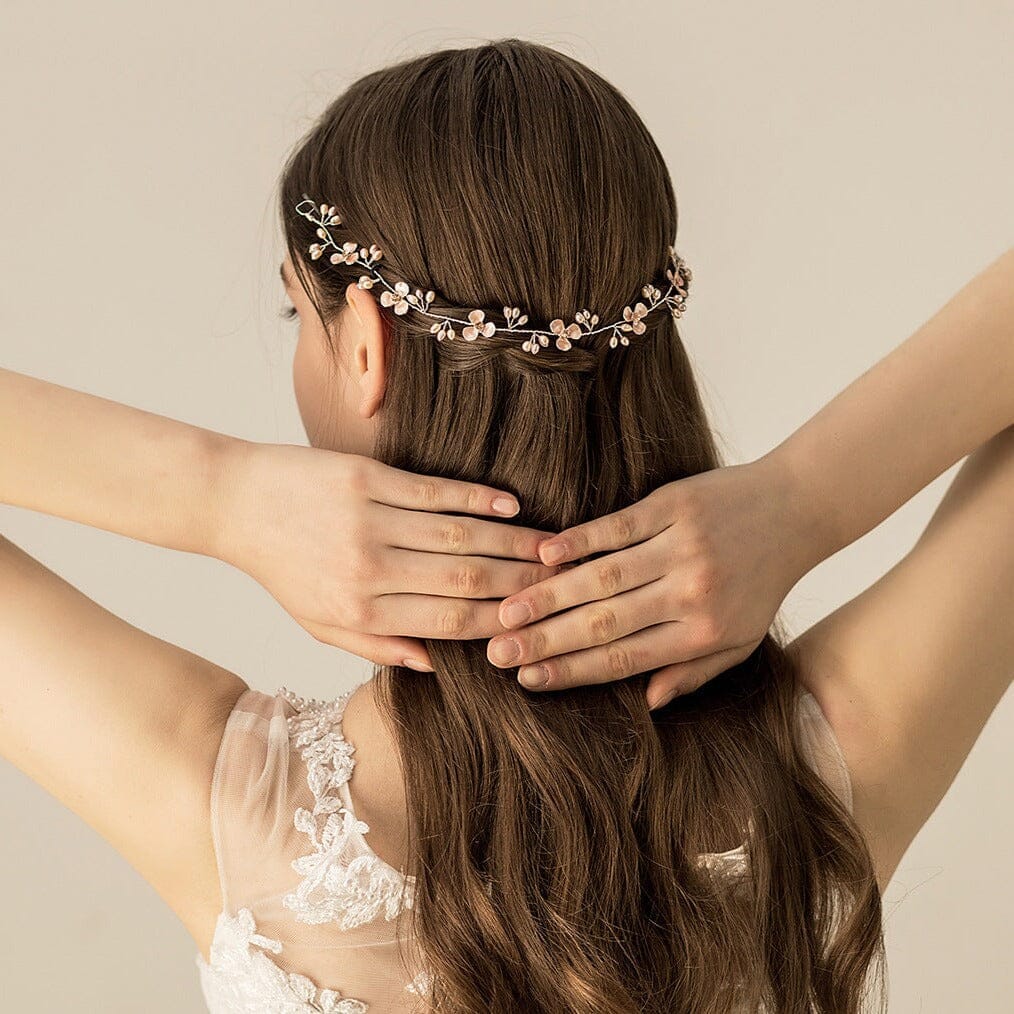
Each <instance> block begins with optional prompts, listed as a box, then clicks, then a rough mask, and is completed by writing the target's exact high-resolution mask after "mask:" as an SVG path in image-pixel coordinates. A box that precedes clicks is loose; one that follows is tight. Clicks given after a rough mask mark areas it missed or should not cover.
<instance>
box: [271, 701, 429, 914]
mask: <svg viewBox="0 0 1014 1014" xmlns="http://www.w3.org/2000/svg"><path fill="white" fill-rule="evenodd" d="M353 692H354V690H350V691H347V692H346V693H343V694H341V695H339V696H338V697H336V698H334V699H333V700H331V701H318V700H314V699H312V698H304V697H300V696H299V695H297V694H294V693H293V692H292V691H291V690H288V689H287V688H286V687H281V688H280V689H279V691H278V693H279V694H280V695H281V696H282V697H284V698H285V700H286V701H288V703H289V704H291V705H292V707H293V708H294V709H295V714H293V715H290V716H289V717H288V719H287V722H288V727H289V734H290V736H291V739H292V743H293V745H294V746H295V747H296V748H297V749H299V751H300V755H301V756H302V758H303V760H304V761H305V762H306V770H307V782H308V784H309V786H310V790H311V791H312V792H313V797H314V806H313V810H312V811H310V810H307V809H306V808H305V807H299V808H298V809H297V810H296V813H295V818H294V819H295V826H296V828H297V830H299V831H302V832H303V833H304V834H306V836H307V837H308V838H309V839H310V844H311V845H312V846H313V851H312V852H310V853H308V854H307V855H304V856H300V857H299V858H298V859H295V860H293V862H292V868H293V869H294V870H295V871H296V872H297V873H299V874H300V875H301V877H302V880H301V881H300V883H299V886H298V887H297V888H296V890H295V891H292V892H290V893H289V894H287V895H285V897H284V898H283V899H282V904H283V905H285V907H286V908H289V909H291V910H292V911H293V912H294V913H295V918H296V920H297V921H299V922H306V923H325V922H334V923H337V924H338V926H339V928H341V929H343V930H346V929H352V928H353V927H355V926H360V925H362V924H363V923H368V922H372V921H373V920H374V919H376V918H377V917H378V916H379V915H380V914H381V912H382V913H383V915H384V918H385V919H388V920H391V919H394V918H395V917H396V916H397V915H398V914H399V913H400V912H401V911H402V909H403V908H411V906H412V900H413V887H414V884H413V882H412V878H409V877H405V876H404V875H402V874H401V873H399V872H398V871H397V870H395V869H394V868H393V867H392V866H390V865H389V864H387V863H385V862H384V861H383V860H382V859H381V858H380V857H379V856H378V855H376V854H375V853H373V852H371V851H369V850H368V849H367V851H366V852H365V853H363V854H361V855H354V854H353V853H352V852H351V851H350V842H351V840H352V839H354V836H356V835H363V834H365V833H366V832H367V831H369V829H370V827H369V825H368V824H367V823H366V822H365V821H362V820H358V819H357V818H356V817H355V815H354V814H353V813H352V812H350V811H349V810H348V809H347V808H346V807H345V805H344V803H343V802H342V800H341V796H340V795H339V792H338V790H339V789H340V788H341V787H342V786H343V785H344V784H345V783H346V782H347V781H348V780H349V778H350V777H351V776H352V769H353V767H354V766H355V760H354V758H353V756H352V754H353V753H354V752H355V747H354V746H352V744H351V743H348V742H346V740H345V738H344V736H343V735H342V729H341V719H342V715H343V714H344V711H345V706H346V704H348V701H349V698H350V697H351V696H352V694H353Z"/></svg>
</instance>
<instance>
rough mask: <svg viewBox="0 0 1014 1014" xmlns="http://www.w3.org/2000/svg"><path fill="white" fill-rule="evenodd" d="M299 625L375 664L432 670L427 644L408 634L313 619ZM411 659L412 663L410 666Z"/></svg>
mask: <svg viewBox="0 0 1014 1014" xmlns="http://www.w3.org/2000/svg"><path fill="white" fill-rule="evenodd" d="M300 626H302V627H303V629H304V630H306V631H307V632H308V633H310V634H311V635H312V636H313V637H314V639H315V640H317V641H320V642H321V643H322V644H330V645H333V646H334V647H336V648H341V649H342V650H343V651H349V652H351V653H352V654H353V655H358V656H359V657H360V658H365V659H369V660H370V661H371V662H376V663H377V664H378V665H408V666H409V668H410V669H416V668H419V669H420V671H422V670H427V671H429V672H432V671H433V665H432V663H431V661H430V656H429V652H427V650H426V645H424V644H423V643H422V641H417V640H415V639H413V638H411V637H380V636H377V635H376V634H361V633H359V632H357V631H354V630H345V629H344V628H342V627H334V626H330V625H328V624H326V623H315V622H314V621H312V620H304V621H300ZM410 662H411V663H413V664H411V665H409V663H410Z"/></svg>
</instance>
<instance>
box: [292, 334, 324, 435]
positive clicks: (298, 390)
mask: <svg viewBox="0 0 1014 1014" xmlns="http://www.w3.org/2000/svg"><path fill="white" fill-rule="evenodd" d="M326 376H327V364H326V362H324V361H323V359H322V358H321V355H320V353H319V351H318V350H317V349H316V348H315V344H314V343H313V342H312V341H311V339H310V337H309V336H308V335H307V334H306V331H305V329H303V328H300V331H299V341H298V342H297V344H296V352H295V355H294V356H293V357H292V386H293V390H294V391H295V395H296V404H297V405H298V406H299V416H300V418H301V419H302V420H303V429H304V430H306V435H307V437H308V438H309V440H310V442H311V443H313V439H314V436H315V434H317V433H319V432H320V428H321V423H322V420H321V418H320V414H321V410H322V408H323V405H324V404H325V401H324V387H325V378H326Z"/></svg>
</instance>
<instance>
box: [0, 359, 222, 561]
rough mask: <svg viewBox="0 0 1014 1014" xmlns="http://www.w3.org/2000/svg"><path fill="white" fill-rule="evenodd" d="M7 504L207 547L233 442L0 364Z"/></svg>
mask: <svg viewBox="0 0 1014 1014" xmlns="http://www.w3.org/2000/svg"><path fill="white" fill-rule="evenodd" d="M0 435H2V436H0V502H2V503H6V504H11V505H13V506H16V507H26V508H28V509H30V510H35V511H40V512H42V513H44V514H52V515H55V516H57V517H62V518H68V519H69V520H72V521H79V522H81V523H83V524H87V525H92V526H94V527H96V528H103V529H105V530H107V531H111V532H117V533H119V534H121V535H127V536H130V537H131V538H135V539H140V540H142V541H144V542H151V543H155V544H157V545H160V546H166V547H168V548H171V549H179V550H184V551H187V552H195V553H208V552H210V549H211V547H212V546H213V544H214V539H215V537H216V529H217V526H218V525H219V518H218V514H219V510H218V507H219V505H218V502H217V500H218V497H219V495H218V492H217V491H218V488H219V483H218V470H219V462H220V460H221V456H222V453H223V451H224V449H225V447H227V446H228V445H229V443H230V441H231V439H232V438H229V437H226V436H224V435H222V434H219V433H214V432H213V431H211V430H206V429H202V428H200V427H198V426H191V425H188V424H187V423H183V422H179V421H177V420H175V419H169V418H166V417H164V416H160V415H156V414H154V413H151V412H145V411H142V410H141V409H137V408H131V407H130V406H128V405H122V404H120V403H119V402H115V401H110V400H108V399H106V398H100V397H97V396H95V395H90V394H85V393H84V392H82V391H75V390H72V389H71V388H68V387H62V386H60V385H58V384H52V383H48V382H46V381H44V380H39V379H36V378H34V377H28V376H25V375H23V374H19V373H14V372H12V371H10V370H0Z"/></svg>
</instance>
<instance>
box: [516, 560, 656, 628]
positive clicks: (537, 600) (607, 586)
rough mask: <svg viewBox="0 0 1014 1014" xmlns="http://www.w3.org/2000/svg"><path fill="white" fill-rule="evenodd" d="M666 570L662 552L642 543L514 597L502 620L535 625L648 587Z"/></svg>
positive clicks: (572, 570)
mask: <svg viewBox="0 0 1014 1014" xmlns="http://www.w3.org/2000/svg"><path fill="white" fill-rule="evenodd" d="M666 571H667V567H666V565H665V560H664V559H663V556H662V553H661V552H660V551H659V550H657V549H656V548H654V547H653V546H651V545H650V543H642V544H640V545H637V546H633V547H632V548H630V549H626V550H623V551H622V552H617V553H610V554H608V555H606V556H602V557H599V558H598V559H596V560H589V561H588V562H587V563H581V564H576V565H573V566H571V567H570V568H568V569H565V570H563V571H562V572H561V573H559V574H557V575H555V576H552V577H547V578H546V579H544V580H542V581H540V582H539V583H538V584H536V585H533V586H532V587H531V588H526V589H524V590H523V591H521V592H520V593H518V594H516V595H512V597H511V598H509V599H505V600H504V602H503V604H502V605H501V607H500V620H501V622H502V623H503V625H504V626H505V627H518V626H521V625H523V624H528V623H533V622H534V621H536V620H540V619H542V618H543V617H544V616H549V615H551V614H552V613H558V612H560V610H562V609H570V608H572V607H573V606H577V605H581V604H582V603H584V602H594V601H596V600H598V599H607V598H610V597H611V596H613V595H618V594H619V593H620V592H624V591H628V590H630V589H631V588H637V587H639V586H640V585H644V584H648V583H649V582H651V581H655V580H656V579H657V578H660V577H662V575H663V574H664V573H666ZM515 607H516V608H515ZM642 625H643V624H642ZM575 647H576V645H575Z"/></svg>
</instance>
